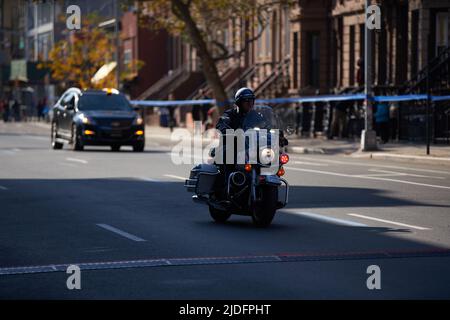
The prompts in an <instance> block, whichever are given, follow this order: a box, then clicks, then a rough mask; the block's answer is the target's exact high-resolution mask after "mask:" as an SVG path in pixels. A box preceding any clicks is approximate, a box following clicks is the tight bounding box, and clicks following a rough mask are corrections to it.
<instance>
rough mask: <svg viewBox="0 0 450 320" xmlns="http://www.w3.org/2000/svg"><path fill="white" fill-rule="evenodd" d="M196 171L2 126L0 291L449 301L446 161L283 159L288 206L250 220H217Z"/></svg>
mask: <svg viewBox="0 0 450 320" xmlns="http://www.w3.org/2000/svg"><path fill="white" fill-rule="evenodd" d="M191 166H192V165H175V164H173V163H172V161H171V148H170V146H167V145H165V143H164V142H163V141H158V140H156V139H154V140H152V139H147V147H146V150H145V152H144V153H133V152H132V151H131V149H126V148H124V150H123V151H120V152H111V151H109V150H108V148H95V147H94V148H88V149H87V150H86V151H84V152H72V151H70V150H68V149H67V148H64V149H63V150H58V151H54V150H51V149H50V141H49V134H47V130H46V129H44V128H41V129H39V130H37V129H36V130H35V128H34V126H30V125H28V124H20V125H17V124H9V125H5V124H3V123H1V124H0V298H1V299H17V298H19V299H22V298H24V299H110V298H112V299H331V298H333V299H347V298H363V299H397V298H398V299H409V298H424V299H431V298H446V299H448V298H450V209H449V208H450V167H448V166H447V167H446V166H433V165H418V164H410V163H408V162H390V161H374V160H362V159H352V158H348V157H337V156H327V155H314V156H313V155H309V156H306V155H305V156H300V155H295V156H291V161H290V163H289V164H288V165H287V166H286V178H287V180H288V181H289V182H290V184H291V192H290V203H289V205H288V207H287V208H286V209H284V210H280V211H279V212H278V213H277V215H276V217H275V220H274V222H273V224H272V225H271V226H270V227H269V228H267V229H258V228H255V227H254V226H253V225H252V223H251V219H250V218H249V217H241V216H233V217H232V218H231V219H230V221H229V222H228V223H226V224H224V225H220V224H216V223H214V222H212V220H211V219H210V217H209V214H208V209H207V207H205V206H201V205H198V204H195V203H193V202H192V201H191V199H190V197H191V194H189V193H187V192H186V191H185V189H184V187H183V182H184V181H183V179H184V178H185V177H186V176H187V175H188V174H189V170H190V168H191ZM71 264H75V265H78V266H79V267H80V268H81V290H69V289H67V286H66V281H67V279H68V277H69V276H70V275H69V274H67V273H66V272H65V271H66V268H67V266H68V265H71ZM371 265H377V266H379V268H380V272H381V278H380V280H381V289H379V290H376V289H374V290H369V289H368V288H367V279H368V277H369V276H370V274H368V273H367V268H368V267H369V266H371Z"/></svg>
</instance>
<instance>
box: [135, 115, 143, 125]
mask: <svg viewBox="0 0 450 320" xmlns="http://www.w3.org/2000/svg"><path fill="white" fill-rule="evenodd" d="M143 123H144V119H142V117H141V116H137V117H136V118H135V119H134V121H133V124H134V125H137V126H140V125H141V124H143Z"/></svg>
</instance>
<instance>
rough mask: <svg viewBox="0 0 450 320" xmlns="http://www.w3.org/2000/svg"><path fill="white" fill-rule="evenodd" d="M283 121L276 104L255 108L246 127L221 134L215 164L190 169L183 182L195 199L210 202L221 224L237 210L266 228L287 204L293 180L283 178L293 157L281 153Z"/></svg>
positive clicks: (217, 220)
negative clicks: (275, 111) (280, 119)
mask: <svg viewBox="0 0 450 320" xmlns="http://www.w3.org/2000/svg"><path fill="white" fill-rule="evenodd" d="M279 124H280V123H279V120H278V119H277V118H276V116H275V114H274V112H273V110H272V108H271V107H268V106H255V107H254V108H253V109H252V110H251V111H249V112H248V113H247V115H246V117H245V119H244V122H243V126H242V127H243V129H242V130H241V131H240V130H239V129H238V130H236V131H235V132H234V133H232V134H225V135H221V136H220V137H221V138H220V143H219V146H218V147H216V148H213V149H212V150H211V152H210V156H212V157H213V161H211V162H212V163H210V164H206V163H202V164H199V165H197V166H195V167H194V168H193V169H192V170H191V172H190V176H189V179H187V180H186V182H185V185H184V186H185V187H186V188H187V190H188V191H189V192H193V193H194V195H193V196H192V200H193V201H194V202H197V203H204V204H207V205H208V207H209V213H210V215H211V217H212V218H213V220H215V221H216V222H219V223H224V222H225V221H227V220H228V219H229V218H230V216H231V215H233V214H236V215H245V216H251V218H252V220H253V223H254V225H256V226H258V227H267V226H269V225H270V224H271V222H272V220H273V218H274V216H275V213H276V210H278V209H280V208H283V207H285V206H286V205H287V203H288V194H289V184H288V182H287V181H286V180H285V179H283V178H282V176H283V175H284V174H285V170H284V168H283V165H285V164H286V163H288V161H289V156H288V155H287V154H286V153H283V152H282V149H283V148H284V146H285V145H287V140H286V139H285V138H284V135H283V134H282V131H280V130H279V128H281V126H280V125H279ZM230 140H233V141H234V143H230ZM230 159H231V161H230Z"/></svg>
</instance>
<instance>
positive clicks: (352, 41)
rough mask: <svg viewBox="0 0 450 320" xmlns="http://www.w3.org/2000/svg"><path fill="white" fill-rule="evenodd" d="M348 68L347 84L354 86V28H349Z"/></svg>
mask: <svg viewBox="0 0 450 320" xmlns="http://www.w3.org/2000/svg"><path fill="white" fill-rule="evenodd" d="M349 50H350V52H349V54H350V57H349V58H350V62H349V63H350V66H349V68H348V70H349V84H350V86H353V85H355V63H356V62H355V26H350V49H349Z"/></svg>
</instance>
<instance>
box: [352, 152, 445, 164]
mask: <svg viewBox="0 0 450 320" xmlns="http://www.w3.org/2000/svg"><path fill="white" fill-rule="evenodd" d="M351 157H352V158H363V159H381V160H383V159H384V160H399V161H402V160H403V161H410V162H417V163H428V164H430V163H433V164H445V165H450V157H431V156H414V155H408V154H389V153H384V152H381V153H377V152H368V153H362V152H361V151H357V152H355V153H354V154H352V155H351Z"/></svg>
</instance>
